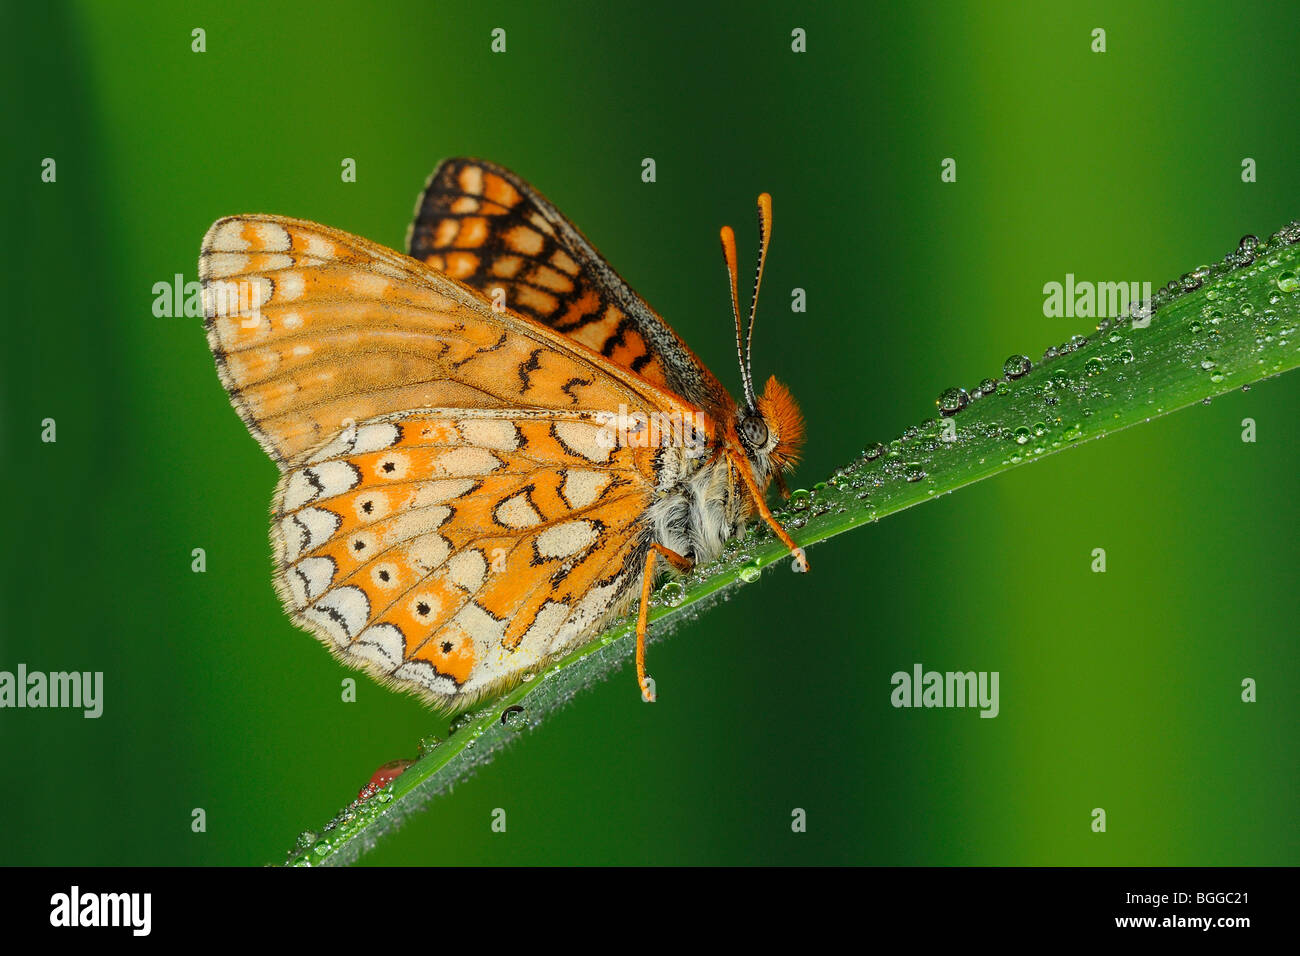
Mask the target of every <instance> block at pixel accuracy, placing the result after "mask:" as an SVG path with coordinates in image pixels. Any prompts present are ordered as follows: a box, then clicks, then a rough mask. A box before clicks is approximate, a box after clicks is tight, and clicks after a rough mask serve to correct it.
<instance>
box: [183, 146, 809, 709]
mask: <svg viewBox="0 0 1300 956" xmlns="http://www.w3.org/2000/svg"><path fill="white" fill-rule="evenodd" d="M758 208H759V225H760V231H761V246H760V252H759V257H758V268H757V270H756V273H755V279H754V301H753V303H752V304H751V306H750V312H749V327H748V332H747V333H746V334H745V335H744V336H742V334H741V333H742V328H741V318H740V307H739V301H738V297H737V273H736V245H735V237H734V235H733V233H732V231H731V229H730V228H723V230H722V245H723V253H724V257H725V259H726V263H727V271H728V275H729V277H730V284H731V309H732V318H733V320H734V322H735V327H736V349H737V353H738V356H739V358H740V369H741V379H742V384H743V388H744V401H743V404H737V403H736V402H735V400H733V399H732V397H731V395H730V394H729V393H728V392H727V391H726V390H725V389H724V388H723V387H722V386H721V385H720V384H719V382H718V380H717V379H716V378H715V377H714V376H713V374H712V373H710V372H709V370H708V369H707V368H705V367H704V365H703V364H702V363H701V362H700V360H699V359H698V358H697V357H696V356H695V354H694V353H693V352H691V350H690V349H689V348H687V346H686V344H685V343H684V342H682V340H681V339H680V338H679V337H678V336H677V334H676V333H675V332H673V330H672V329H671V328H670V327H669V326H668V324H667V323H666V322H664V320H663V319H662V318H660V317H659V316H658V315H657V314H656V313H655V312H654V311H653V310H652V309H651V308H650V307H649V306H648V305H647V304H646V303H645V302H644V301H643V300H642V299H641V298H640V296H638V295H637V294H636V293H635V292H633V291H632V289H631V288H630V287H629V286H628V285H627V283H626V282H624V281H623V279H622V278H620V277H619V275H618V274H617V273H616V272H615V271H614V270H613V269H612V268H611V267H610V265H609V264H608V263H607V262H606V261H605V260H604V258H603V257H602V256H601V255H600V253H598V252H597V251H596V250H595V249H594V248H593V247H592V245H591V244H590V243H589V242H588V241H587V240H586V239H585V238H584V237H583V236H582V234H581V233H579V232H578V230H577V229H576V228H575V227H574V226H573V224H572V223H570V222H569V221H568V220H567V219H566V218H565V217H564V216H562V215H561V214H560V213H559V212H558V211H557V210H556V209H555V207H554V206H552V205H551V203H550V202H548V201H547V200H546V199H545V198H544V197H542V196H541V195H540V194H539V193H538V192H537V191H536V190H534V189H533V188H532V187H530V186H529V185H528V184H527V183H525V182H524V181H523V180H521V179H520V178H519V177H517V176H515V175H514V174H513V173H510V172H508V171H507V170H505V169H502V168H500V167H498V166H494V165H492V164H490V163H486V162H482V161H479V160H472V159H453V160H448V161H447V162H445V163H443V164H442V165H441V166H440V167H439V168H438V170H437V171H436V172H435V173H434V174H433V176H432V177H431V178H430V180H429V183H428V185H427V187H426V188H425V191H424V193H423V195H422V196H421V198H420V201H419V204H418V206H417V210H416V218H415V222H414V223H413V225H412V227H411V231H410V234H409V236H408V243H407V244H408V251H409V253H410V255H409V256H404V255H400V254H399V253H396V252H393V251H390V250H388V249H385V248H383V247H381V246H379V245H376V244H374V243H372V242H369V241H367V240H365V239H361V238H359V237H357V236H353V235H349V234H347V233H345V232H340V231H339V230H337V229H331V228H328V227H326V226H321V225H317V224H316V223H312V222H305V221H302V220H298V219H288V218H283V217H280V216H263V215H251V216H233V217H229V218H226V219H221V220H218V221H217V222H216V223H214V224H213V226H212V228H211V229H209V230H208V233H207V235H206V236H204V238H203V246H202V251H201V253H200V258H199V278H200V280H201V281H202V284H203V299H204V312H205V316H206V326H207V335H208V344H209V345H210V346H211V348H212V354H213V356H214V357H215V359H216V363H217V371H218V374H219V376H220V378H221V383H222V384H223V385H224V386H225V387H226V390H227V391H228V392H229V394H230V400H231V402H232V404H233V405H234V407H235V410H236V411H237V412H238V413H239V416H240V418H242V419H243V421H244V424H245V425H247V426H248V429H249V431H250V432H252V434H253V437H255V438H256V439H257V440H258V442H260V443H261V445H262V447H263V448H264V449H265V450H266V452H267V453H268V454H269V455H270V456H271V458H272V459H273V460H274V461H275V463H276V464H277V465H278V466H279V468H280V470H281V476H280V480H279V483H278V485H277V486H276V489H275V495H274V498H273V504H272V520H271V540H272V547H273V552H274V554H273V557H274V563H275V588H276V591H277V592H278V593H279V595H280V598H281V600H282V601H283V603H284V606H285V608H286V610H287V611H288V612H289V614H290V615H291V616H292V617H293V619H294V620H295V621H296V622H297V623H298V624H299V625H300V626H302V627H304V628H306V629H307V630H309V631H312V632H313V633H314V634H315V635H316V636H317V637H319V638H320V640H321V641H322V642H323V643H325V645H326V646H328V647H329V648H330V649H331V650H332V651H333V652H334V653H335V655H336V656H338V657H339V658H340V659H341V660H343V661H344V662H346V663H348V664H350V665H352V666H354V667H359V668H362V669H364V670H366V671H368V672H369V673H371V674H372V675H374V676H375V677H376V678H378V679H379V680H381V681H382V682H384V683H387V684H389V685H392V686H395V687H398V688H400V689H403V690H407V691H411V692H414V693H416V694H418V695H419V696H421V697H422V698H424V699H425V700H426V701H428V702H430V703H432V704H434V705H435V706H439V707H442V708H445V709H449V710H459V709H461V708H463V707H466V706H468V705H470V704H472V703H473V702H475V701H477V700H480V699H483V698H485V697H490V696H492V695H494V694H497V693H499V692H500V691H502V690H503V689H504V688H506V687H507V686H509V685H510V684H512V683H513V682H515V681H517V680H519V679H521V678H522V677H523V675H524V674H526V673H528V672H530V671H534V670H536V669H538V668H539V667H541V666H543V665H545V664H546V663H547V662H549V661H552V660H554V659H556V658H558V657H560V656H562V655H563V654H564V653H565V652H566V651H569V650H572V649H573V648H576V647H578V646H580V645H581V644H583V643H584V642H586V641H587V640H589V639H591V638H592V637H593V636H594V635H595V634H596V633H598V631H599V630H600V628H601V627H602V625H604V624H605V623H606V622H607V621H609V620H610V619H611V618H613V617H615V616H618V615H621V614H623V613H625V612H626V610H627V608H628V607H629V606H630V605H631V603H632V601H633V600H634V599H635V597H636V596H637V584H638V579H639V582H640V585H641V589H640V597H641V607H640V616H639V619H638V622H637V652H636V660H637V679H638V682H639V684H640V686H641V689H642V695H643V696H644V697H645V698H646V699H647V700H649V699H653V691H652V687H653V685H652V683H651V682H650V681H649V679H648V678H647V676H646V672H645V636H646V624H647V613H648V607H649V597H650V592H651V587H652V584H653V582H654V579H655V573H656V569H657V566H656V562H657V560H658V559H659V558H663V559H664V560H666V561H667V563H668V564H669V565H671V566H672V567H674V568H676V569H677V570H686V569H689V568H690V567H691V566H692V565H693V564H695V563H697V562H705V561H709V560H711V559H713V558H714V557H716V556H717V555H718V553H719V552H720V551H721V550H722V547H723V545H724V544H725V542H726V541H727V540H728V539H729V538H733V537H735V536H737V535H738V534H740V533H741V532H742V531H743V530H744V527H745V523H746V521H747V520H748V519H749V518H750V517H752V515H753V514H754V512H755V511H757V512H758V514H759V515H761V516H762V518H763V519H764V520H765V521H767V522H768V523H769V524H770V525H771V526H772V527H773V529H774V530H775V531H776V533H777V534H778V535H779V536H780V538H781V540H782V541H783V542H784V543H785V544H786V545H787V546H788V547H789V548H790V549H791V551H792V552H793V553H794V556H795V562H796V567H797V568H798V569H801V570H802V569H805V568H806V567H807V561H806V559H805V558H804V556H803V552H802V551H801V550H800V549H798V548H797V547H796V546H795V544H794V542H793V541H792V540H791V539H790V536H789V535H788V534H786V532H785V531H784V529H782V528H781V527H780V525H779V524H778V523H777V522H776V521H775V520H774V519H773V517H772V514H771V512H770V511H769V510H768V507H767V505H766V503H765V501H764V493H765V491H766V489H767V487H768V484H769V483H770V481H771V480H772V479H773V477H776V478H777V479H778V481H779V478H780V473H781V472H782V470H784V469H787V468H789V467H792V465H793V464H794V461H795V458H796V455H797V453H798V449H799V446H800V445H801V443H802V440H803V422H802V419H801V417H800V414H799V411H798V408H797V406H796V405H795V403H794V400H793V399H792V398H791V397H790V394H789V392H788V391H787V390H786V389H785V387H784V386H783V385H781V384H780V383H779V382H777V381H776V380H775V379H770V380H769V381H768V382H767V385H766V388H765V390H764V392H763V394H762V395H761V396H759V395H756V394H755V392H754V387H753V381H752V375H751V371H750V358H749V354H750V345H751V343H752V338H753V330H754V314H755V308H756V306H757V299H758V291H759V286H760V284H761V280H762V276H763V263H764V261H765V259H766V255H767V248H768V243H769V240H770V238H771V231H772V205H771V197H770V196H768V195H767V194H763V195H762V196H760V197H759V201H758Z"/></svg>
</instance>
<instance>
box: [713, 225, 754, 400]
mask: <svg viewBox="0 0 1300 956" xmlns="http://www.w3.org/2000/svg"><path fill="white" fill-rule="evenodd" d="M721 235H722V258H723V259H724V260H725V261H726V263H727V278H728V279H729V280H730V282H731V317H732V318H733V319H734V320H735V322H736V361H737V362H739V363H740V384H741V386H742V387H743V388H744V390H745V405H746V407H747V408H749V409H750V410H751V411H752V410H753V409H754V407H755V403H754V383H753V381H751V379H750V377H749V363H748V362H746V361H745V350H744V347H743V346H744V335H743V329H742V328H741V325H740V296H739V294H738V292H737V284H738V282H739V281H740V280H739V278H738V275H737V272H736V234H735V232H733V231H732V229H731V227H730V226H723V227H722V233H721ZM750 321H751V326H750V328H751V331H752V329H753V325H752V322H753V320H752V319H751V320H750Z"/></svg>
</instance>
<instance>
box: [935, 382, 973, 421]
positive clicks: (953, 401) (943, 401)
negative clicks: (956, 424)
mask: <svg viewBox="0 0 1300 956" xmlns="http://www.w3.org/2000/svg"><path fill="white" fill-rule="evenodd" d="M935 404H936V405H938V406H939V412H940V414H942V415H956V414H957V413H958V412H959V411H961V410H962V409H963V408H965V407H966V406H967V405H969V404H970V395H968V394H967V393H966V389H964V388H947V389H944V391H943V392H942V394H940V395H939V397H938V399H936V400H935Z"/></svg>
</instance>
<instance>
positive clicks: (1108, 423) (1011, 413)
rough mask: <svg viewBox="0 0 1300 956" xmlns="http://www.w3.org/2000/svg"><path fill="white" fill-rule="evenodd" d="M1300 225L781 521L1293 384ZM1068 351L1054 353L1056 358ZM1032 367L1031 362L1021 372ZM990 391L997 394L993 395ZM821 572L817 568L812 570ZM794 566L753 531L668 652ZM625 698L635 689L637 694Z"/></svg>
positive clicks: (359, 835)
mask: <svg viewBox="0 0 1300 956" xmlns="http://www.w3.org/2000/svg"><path fill="white" fill-rule="evenodd" d="M1297 242H1300V223H1292V224H1291V225H1290V226H1287V227H1286V228H1285V229H1283V230H1280V231H1279V232H1278V233H1277V234H1275V235H1274V236H1273V237H1272V238H1271V239H1270V240H1268V241H1267V242H1266V243H1262V244H1259V245H1252V244H1251V243H1249V242H1247V241H1245V240H1243V244H1242V247H1241V248H1240V249H1239V250H1238V251H1237V252H1235V253H1233V254H1231V255H1230V256H1228V257H1226V258H1225V261H1224V262H1222V263H1218V264H1216V265H1215V266H1212V267H1202V268H1201V269H1198V270H1195V272H1193V273H1189V274H1188V275H1186V276H1184V277H1183V278H1182V279H1181V280H1180V281H1179V283H1178V284H1177V286H1176V289H1177V291H1173V290H1170V289H1169V288H1168V287H1167V288H1166V289H1165V290H1161V291H1160V292H1158V293H1157V294H1156V295H1155V297H1154V303H1155V306H1156V308H1155V311H1154V312H1153V313H1152V314H1151V315H1150V317H1149V320H1150V321H1149V325H1147V326H1146V327H1135V324H1136V325H1141V324H1142V322H1143V317H1142V316H1141V314H1139V317H1138V320H1137V322H1136V323H1135V322H1134V321H1132V320H1131V319H1129V318H1125V319H1121V320H1116V321H1114V322H1105V321H1103V322H1101V323H1098V325H1099V328H1098V329H1097V330H1096V331H1094V332H1091V333H1090V334H1088V336H1087V337H1086V338H1084V337H1082V336H1076V338H1075V339H1074V340H1072V341H1071V342H1070V343H1066V344H1065V345H1064V347H1063V348H1062V349H1060V350H1050V351H1049V354H1048V355H1047V356H1045V357H1044V360H1043V361H1041V362H1039V363H1037V364H1035V365H1034V366H1033V367H1032V368H1031V369H1030V370H1029V371H1028V372H1027V373H1026V374H1023V375H1014V377H1013V375H1012V374H1008V373H1015V372H1017V371H1018V369H1017V368H1016V366H1017V365H1019V364H1020V363H1018V362H1015V361H1010V362H1009V363H1008V369H1007V373H1004V372H1003V370H997V371H996V374H995V375H991V376H990V380H991V382H990V383H988V384H986V389H985V390H981V389H978V388H976V389H971V390H970V391H968V392H961V391H957V390H954V391H950V392H947V393H945V395H944V396H943V397H942V398H941V402H943V403H944V404H945V405H946V406H948V408H947V409H946V410H950V411H953V412H954V413H953V414H952V415H951V416H950V417H946V418H945V417H938V418H932V419H928V420H927V421H925V422H922V423H921V424H919V425H916V426H913V427H911V428H908V429H907V430H906V431H905V432H904V433H903V434H902V435H901V436H899V437H898V438H896V439H895V440H893V441H891V442H888V443H887V444H879V445H875V446H872V447H871V448H869V449H867V451H866V452H865V453H864V454H863V455H862V456H861V457H860V458H858V459H857V460H855V461H853V462H852V463H850V464H849V465H846V466H845V467H843V468H841V469H838V470H837V472H836V473H835V475H833V476H831V477H830V478H829V479H828V481H827V482H825V483H823V484H819V485H818V486H817V487H816V488H815V489H813V490H812V491H811V492H809V491H798V492H796V493H795V494H794V495H793V496H792V498H791V501H790V503H789V505H788V507H787V508H786V509H785V510H784V511H783V512H781V513H780V514H779V515H778V517H779V519H780V520H781V521H782V523H783V524H784V525H785V527H786V528H788V529H789V530H790V532H791V534H792V535H793V536H794V538H795V540H796V541H797V542H798V543H799V544H800V545H801V546H803V547H805V548H807V547H810V546H811V545H813V544H816V543H817V542H820V541H825V540H826V539H827V538H830V537H833V536H834V535H837V534H841V533H843V532H845V531H848V530H850V529H852V528H856V527H859V526H860V525H864V524H869V523H871V522H874V521H877V520H879V519H880V518H883V517H885V516H886V515H890V514H893V513H895V512H898V511H901V510H903V509H904V508H908V507H911V506H912V505H915V504H919V503H921V502H923V501H928V500H930V499H932V498H937V497H939V496H941V495H943V494H947V493H948V492H951V491H953V490H955V489H957V488H960V487H962V486H963V485H967V484H970V483H971V482H974V481H978V480H980V479H981V478H987V477H988V476H990V475H994V474H997V473H999V472H1003V471H1007V470H1009V469H1011V468H1014V467H1016V466H1018V465H1022V464H1026V463H1028V462H1032V461H1035V460H1037V459H1039V458H1044V457H1046V456H1048V455H1051V454H1054V453H1056V452H1058V451H1063V450H1065V449H1068V448H1071V447H1073V446H1075V445H1079V444H1082V443H1083V442H1086V441H1089V440H1091V439H1094V438H1102V437H1104V436H1106V435H1109V434H1112V433H1113V432H1116V431H1119V430H1121V429H1123V428H1128V427H1129V426H1131V425H1137V424H1140V423H1142V422H1147V421H1151V420H1152V419H1153V418H1156V417H1159V416H1161V415H1165V414H1168V413H1169V412H1173V411H1176V410H1178V409H1180V408H1184V407H1186V406H1188V405H1191V404H1194V403H1196V402H1202V401H1206V400H1209V399H1211V398H1213V397H1214V396H1216V395H1220V394H1223V393H1225V392H1228V391H1231V390H1233V389H1237V388H1244V387H1247V386H1249V385H1251V384H1252V383H1254V382H1258V381H1260V380H1262V379H1265V378H1268V377H1270V376H1273V375H1278V374H1280V373H1282V372H1285V371H1289V370H1291V369H1293V368H1295V367H1296V365H1297V364H1300V339H1297V323H1298V322H1300V278H1298V277H1300V245H1297V244H1296V243H1297ZM1052 352H1057V353H1058V354H1052ZM1026 363H1027V360H1026ZM985 391H987V394H986V393H985ZM812 563H813V573H816V559H815V557H814V559H813V562H812ZM774 564H780V565H782V566H788V565H789V557H788V555H787V554H786V552H785V549H784V548H783V547H782V546H781V544H780V543H779V542H778V541H776V540H775V539H774V538H773V537H772V536H771V534H770V533H768V532H767V530H766V529H765V528H761V527H755V528H753V529H752V530H751V532H750V534H749V535H748V536H747V537H746V538H745V539H743V540H741V541H737V542H733V544H732V547H731V548H730V549H729V550H728V551H727V552H726V553H725V554H724V555H723V556H722V557H721V558H720V559H719V560H718V561H716V562H714V563H713V564H712V565H710V566H708V567H705V568H699V569H697V570H696V571H695V572H693V573H692V574H691V575H689V576H688V577H685V578H681V579H678V580H676V581H672V582H669V583H668V584H665V585H664V586H663V587H661V588H660V589H659V590H658V591H657V592H656V595H655V597H654V599H653V602H654V606H653V609H652V621H653V622H654V623H653V626H652V634H653V636H654V639H662V638H663V637H664V636H665V635H666V634H667V633H668V632H670V631H671V629H672V627H673V626H674V625H675V624H676V623H677V622H680V621H683V620H687V619H690V618H693V617H694V616H695V615H697V614H699V613H700V611H701V610H702V609H704V608H705V607H707V606H708V604H709V602H710V601H712V600H714V599H716V598H717V597H718V596H719V595H720V594H721V593H722V592H723V591H725V590H727V589H729V588H733V587H739V586H743V585H744V584H746V583H749V582H752V581H754V580H755V579H757V577H758V576H759V574H760V573H761V572H762V571H763V570H764V569H766V568H767V567H769V566H771V565H774ZM632 629H633V623H632V620H631V619H625V620H623V621H620V622H618V623H616V624H615V625H613V626H612V627H610V628H609V629H608V630H607V631H606V632H605V633H604V634H603V635H601V636H600V637H599V638H597V639H596V640H594V641H592V642H591V643H589V644H587V645H586V646H585V647H583V648H581V649H579V650H577V651H575V652H574V653H573V654H571V655H570V656H569V657H568V658H566V659H565V660H563V661H561V662H559V663H558V664H556V665H553V666H552V667H551V668H550V669H548V671H547V672H546V673H544V674H539V675H537V676H536V677H535V678H534V679H533V680H531V681H528V682H526V683H524V684H521V685H520V686H518V687H516V688H515V689H514V690H513V691H511V692H510V693H508V694H506V695H504V696H503V697H501V698H499V699H497V700H495V701H493V702H492V703H491V704H490V705H488V706H486V707H483V708H480V709H478V710H476V711H474V712H471V713H468V714H464V715H462V716H461V717H459V718H457V720H456V721H454V722H453V730H452V733H451V735H450V736H449V737H448V739H447V740H446V741H442V742H438V743H437V744H436V745H434V746H429V747H426V748H424V750H423V753H422V756H421V757H420V759H419V760H418V761H417V762H416V763H415V764H413V765H412V766H411V767H409V768H408V769H407V770H406V772H405V773H403V774H402V775H401V776H400V777H398V778H397V779H396V780H395V781H393V783H391V784H390V785H388V786H387V787H385V788H384V789H382V790H380V791H379V792H377V793H376V794H374V795H373V796H371V797H370V798H369V799H367V800H364V801H359V802H356V803H353V804H352V805H350V806H348V807H347V808H345V809H344V810H343V811H342V812H341V813H340V814H339V815H338V816H336V817H335V818H334V819H333V820H332V821H330V823H329V824H327V825H326V826H325V827H324V828H323V830H322V831H321V832H320V833H319V834H318V833H314V832H305V833H304V834H303V835H302V837H300V839H299V842H298V845H297V846H296V847H295V848H294V850H293V851H291V853H290V855H289V859H288V861H287V862H288V863H289V864H291V865H320V864H346V863H351V862H353V861H355V860H356V859H357V858H358V857H359V856H360V855H361V854H362V853H364V852H365V851H366V850H368V849H369V848H370V847H372V846H373V845H374V844H375V842H376V841H377V840H378V839H379V838H380V837H381V836H383V835H384V834H386V833H389V832H391V831H392V830H394V829H396V828H397V827H399V826H400V825H401V823H402V822H403V820H404V819H405V817H406V816H407V815H408V814H409V813H411V812H413V811H414V810H416V809H419V808H420V807H421V806H422V805H423V804H424V803H426V802H427V801H428V800H429V799H430V798H431V797H433V796H434V795H436V794H438V793H440V792H442V791H443V790H445V789H447V788H448V787H449V786H450V785H451V784H453V783H455V782H456V781H458V780H460V779H462V778H463V777H465V776H466V775H467V774H468V773H470V772H472V771H473V770H474V769H475V768H476V767H478V766H480V765H482V764H485V763H487V762H488V761H490V760H491V759H492V757H493V755H494V754H495V753H496V752H497V751H498V750H500V749H501V748H502V747H504V746H505V745H506V744H508V743H510V742H511V741H513V740H515V739H516V738H518V737H519V736H520V734H521V733H523V732H524V731H525V730H527V729H530V728H533V727H536V726H537V725H538V723H540V721H541V720H542V719H543V718H544V717H545V716H547V715H548V714H550V713H551V712H552V711H554V710H555V709H556V708H557V707H559V706H560V705H562V704H564V703H566V702H567V701H569V700H570V699H571V698H573V697H574V695H576V694H577V693H578V692H580V691H581V690H582V689H583V688H585V687H587V686H589V685H590V684H592V683H593V682H594V681H597V680H600V679H602V678H604V677H605V676H606V675H607V674H608V673H609V672H610V671H612V670H614V669H616V668H619V667H622V666H624V665H626V664H627V663H628V662H629V661H630V660H631V658H632V653H633V647H632ZM628 686H629V693H635V690H634V689H632V687H633V685H632V681H631V680H629V681H628Z"/></svg>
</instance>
